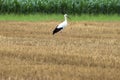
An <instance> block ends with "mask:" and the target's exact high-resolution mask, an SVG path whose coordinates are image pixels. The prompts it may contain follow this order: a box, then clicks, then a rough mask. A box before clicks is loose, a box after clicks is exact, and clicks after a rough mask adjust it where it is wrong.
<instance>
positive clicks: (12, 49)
mask: <svg viewBox="0 0 120 80" xmlns="http://www.w3.org/2000/svg"><path fill="white" fill-rule="evenodd" d="M58 23H59V22H55V21H51V22H12V21H11V22H10V21H7V22H6V21H0V79H2V80H120V23H119V22H113V23H112V22H70V23H69V26H68V27H67V28H65V29H64V30H63V32H60V33H58V34H56V35H55V36H53V35H52V32H51V31H52V30H53V29H54V27H55V26H56V25H57V24H58Z"/></svg>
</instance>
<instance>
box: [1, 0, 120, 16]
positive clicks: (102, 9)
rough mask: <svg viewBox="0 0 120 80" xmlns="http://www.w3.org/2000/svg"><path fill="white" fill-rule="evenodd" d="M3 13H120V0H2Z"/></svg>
mask: <svg viewBox="0 0 120 80" xmlns="http://www.w3.org/2000/svg"><path fill="white" fill-rule="evenodd" d="M1 13H24V14H26V13H69V14H84V13H86V14H113V13H115V14H120V0H0V14H1Z"/></svg>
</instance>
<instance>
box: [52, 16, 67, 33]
mask: <svg viewBox="0 0 120 80" xmlns="http://www.w3.org/2000/svg"><path fill="white" fill-rule="evenodd" d="M67 17H68V16H67V14H65V15H64V18H65V21H64V22H62V23H60V24H59V25H57V26H56V28H55V29H54V30H53V35H54V34H55V33H57V32H59V31H61V30H62V29H64V28H65V27H66V26H67Z"/></svg>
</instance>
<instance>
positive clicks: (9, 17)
mask: <svg viewBox="0 0 120 80" xmlns="http://www.w3.org/2000/svg"><path fill="white" fill-rule="evenodd" d="M69 16H70V17H71V19H69V21H120V16H119V15H117V14H116V15H115V14H114V15H69ZM0 21H63V15H61V14H34V15H33V14H29V15H23V14H21V15H18V14H2V15H0Z"/></svg>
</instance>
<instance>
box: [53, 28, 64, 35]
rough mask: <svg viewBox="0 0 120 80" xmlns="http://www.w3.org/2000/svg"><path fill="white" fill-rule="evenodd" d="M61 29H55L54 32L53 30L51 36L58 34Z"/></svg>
mask: <svg viewBox="0 0 120 80" xmlns="http://www.w3.org/2000/svg"><path fill="white" fill-rule="evenodd" d="M61 29H63V28H57V27H56V28H55V29H54V30H53V35H54V34H55V33H57V32H59V31H60V30H61Z"/></svg>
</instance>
